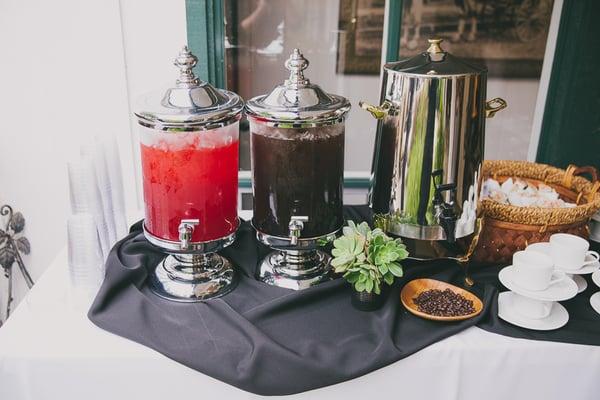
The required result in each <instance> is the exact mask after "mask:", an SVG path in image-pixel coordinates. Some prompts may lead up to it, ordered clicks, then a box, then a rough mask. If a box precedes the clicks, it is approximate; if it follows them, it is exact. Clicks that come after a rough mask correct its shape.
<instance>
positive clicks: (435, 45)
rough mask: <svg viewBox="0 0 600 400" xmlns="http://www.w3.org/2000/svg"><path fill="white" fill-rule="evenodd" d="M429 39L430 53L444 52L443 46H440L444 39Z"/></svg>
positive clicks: (428, 49)
mask: <svg viewBox="0 0 600 400" xmlns="http://www.w3.org/2000/svg"><path fill="white" fill-rule="evenodd" d="M427 41H428V42H429V48H427V52H428V53H429V54H440V53H443V52H444V50H443V49H442V46H440V44H441V43H442V42H443V41H444V39H427Z"/></svg>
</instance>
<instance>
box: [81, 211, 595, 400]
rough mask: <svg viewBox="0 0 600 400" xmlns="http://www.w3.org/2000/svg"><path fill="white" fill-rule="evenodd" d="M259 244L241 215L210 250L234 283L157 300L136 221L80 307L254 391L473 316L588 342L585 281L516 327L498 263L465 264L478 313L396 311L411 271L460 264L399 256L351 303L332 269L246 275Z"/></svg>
mask: <svg viewBox="0 0 600 400" xmlns="http://www.w3.org/2000/svg"><path fill="white" fill-rule="evenodd" d="M345 213H346V217H347V218H349V219H353V220H355V221H360V220H363V219H367V220H369V212H368V208H366V207H362V206H361V207H347V208H346V209H345ZM268 251H269V249H268V248H266V247H264V246H262V245H260V244H259V243H257V241H256V239H255V233H254V231H253V230H252V228H251V227H250V224H249V223H243V224H242V226H241V227H240V229H239V232H238V238H237V240H236V242H235V243H234V244H233V245H232V246H230V247H229V248H227V249H226V250H224V251H223V252H222V254H223V255H224V256H226V257H228V258H229V259H230V260H231V261H232V262H233V263H234V264H235V265H237V266H238V267H239V270H240V272H241V273H240V275H241V279H240V283H239V285H238V286H237V287H236V289H235V290H234V291H232V292H231V293H229V294H227V295H226V296H224V297H222V298H218V299H212V300H210V301H206V302H201V303H188V304H185V303H174V302H169V301H166V300H164V299H161V298H159V297H157V296H155V295H154V294H153V293H151V292H150V290H149V289H148V288H147V286H146V279H147V276H148V272H149V270H150V268H152V267H153V266H155V265H156V264H157V263H158V262H159V261H160V259H161V258H162V257H164V254H163V253H161V252H160V251H158V250H157V249H156V248H155V247H153V246H152V245H150V244H149V243H148V242H147V241H146V240H145V239H144V237H143V234H142V233H141V224H139V223H138V224H136V225H135V226H134V227H132V233H131V234H130V235H129V236H128V237H126V238H125V239H123V240H122V241H120V242H119V243H118V244H117V245H116V246H115V247H114V248H113V249H112V251H111V253H110V255H109V257H108V259H107V262H106V269H107V271H106V278H105V281H104V283H103V285H102V287H101V289H100V291H99V293H98V295H97V297H96V299H95V301H94V303H93V305H92V307H91V309H90V312H89V318H90V320H91V321H92V322H94V323H95V324H96V325H98V326H99V327H101V328H103V329H105V330H107V331H110V332H113V333H115V334H118V335H120V336H123V337H126V338H129V339H131V340H134V341H136V342H139V343H141V344H144V345H146V346H148V347H151V348H153V349H155V350H157V351H159V352H161V353H162V354H164V355H166V356H167V357H170V358H172V359H174V360H176V361H178V362H181V363H183V364H185V365H187V366H189V367H191V368H194V369H196V370H198V371H200V372H202V373H204V374H207V375H209V376H212V377H214V378H217V379H219V380H221V381H224V382H227V383H229V384H231V385H234V386H236V387H239V388H241V389H244V390H247V391H250V392H253V393H257V394H263V395H284V394H293V393H298V392H302V391H306V390H310V389H315V388H318V387H322V386H327V385H331V384H335V383H338V382H342V381H345V380H348V379H352V378H354V377H357V376H360V375H363V374H366V373H368V372H370V371H373V370H375V369H378V368H381V367H383V366H385V365H388V364H390V363H393V362H395V361H397V360H400V359H402V358H404V357H407V356H409V355H411V354H413V353H415V352H416V351H419V350H420V349H422V348H424V347H426V346H428V345H430V344H432V343H435V342H437V341H439V340H441V339H443V338H446V337H448V336H451V335H454V334H455V333H457V332H460V331H462V330H463V329H466V328H468V327H470V326H473V325H475V324H477V325H478V326H480V327H481V328H483V329H485V330H488V331H491V332H496V333H500V334H504V335H508V336H514V337H523V338H530V339H540V340H555V341H563V342H571V343H586V344H596V345H600V318H599V316H598V315H597V314H595V313H594V311H593V310H592V309H591V307H590V306H589V303H588V299H589V293H585V294H583V295H580V296H578V298H577V299H574V300H571V301H569V302H565V303H564V305H565V306H566V307H567V309H568V310H569V313H570V315H571V319H570V321H569V323H568V324H567V326H565V327H563V328H561V329H559V330H557V331H554V332H533V331H528V330H525V329H520V328H517V327H514V326H511V325H509V324H506V323H504V322H503V321H501V320H499V319H498V317H497V293H498V288H501V285H500V284H499V282H498V281H497V273H498V270H499V268H498V267H479V268H476V269H474V270H473V273H472V275H473V278H474V279H475V280H476V281H477V285H476V286H475V287H474V288H473V289H472V291H474V292H475V293H476V294H477V295H478V296H479V297H480V298H481V299H482V300H483V302H484V310H483V312H482V313H481V314H480V315H479V316H477V317H475V318H473V319H470V320H467V321H462V322H455V323H440V322H433V321H428V320H424V319H421V318H418V317H416V316H414V315H412V314H410V313H408V312H407V311H406V310H405V309H404V307H403V306H402V305H401V303H400V301H399V290H400V288H401V286H402V285H403V284H405V283H406V282H408V281H410V280H412V279H415V278H419V277H431V278H434V279H439V280H443V281H446V282H451V283H455V284H460V283H461V282H462V281H463V272H462V270H461V269H460V268H459V267H458V266H457V265H455V264H453V263H452V262H448V261H438V262H429V263H424V264H423V263H421V264H418V265H405V276H404V278H402V279H401V280H400V281H399V282H398V283H397V284H396V285H395V286H394V287H393V288H392V290H390V293H389V296H388V298H387V300H386V303H385V304H384V306H383V307H382V308H381V309H380V310H377V311H375V312H362V311H357V310H355V309H354V308H353V307H352V306H351V304H350V288H349V286H348V285H347V284H345V282H344V281H343V280H341V279H337V280H334V281H330V282H326V283H323V284H321V285H318V286H316V287H313V288H310V289H306V290H303V291H298V292H297V291H291V290H288V289H282V288H278V287H273V286H269V285H266V284H264V283H261V282H259V281H257V280H256V279H255V274H256V269H257V264H258V261H259V260H260V259H261V258H262V256H264V255H265V254H266V253H267V252H268ZM590 286H592V285H590ZM502 290H503V289H502ZM589 292H591V289H590V290H589Z"/></svg>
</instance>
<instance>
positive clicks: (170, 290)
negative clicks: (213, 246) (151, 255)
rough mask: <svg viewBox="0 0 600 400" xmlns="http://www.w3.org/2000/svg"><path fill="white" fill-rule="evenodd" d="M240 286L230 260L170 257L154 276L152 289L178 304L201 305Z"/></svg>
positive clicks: (204, 256) (202, 256)
mask: <svg viewBox="0 0 600 400" xmlns="http://www.w3.org/2000/svg"><path fill="white" fill-rule="evenodd" d="M236 283H237V279H236V274H235V271H234V269H233V266H232V264H231V262H230V261H229V260H227V259H226V258H224V257H222V256H220V255H218V254H216V253H210V254H170V255H168V256H167V257H166V258H165V259H163V260H162V261H161V262H160V263H159V264H158V265H157V266H156V269H155V270H154V273H152V274H151V276H150V289H151V290H152V291H153V292H154V293H155V294H156V295H158V296H160V297H162V298H165V299H167V300H172V301H178V302H185V303H191V302H198V301H202V300H207V299H211V298H215V297H220V296H223V295H225V294H227V293H229V292H230V291H231V290H232V289H233V288H234V287H235V284H236Z"/></svg>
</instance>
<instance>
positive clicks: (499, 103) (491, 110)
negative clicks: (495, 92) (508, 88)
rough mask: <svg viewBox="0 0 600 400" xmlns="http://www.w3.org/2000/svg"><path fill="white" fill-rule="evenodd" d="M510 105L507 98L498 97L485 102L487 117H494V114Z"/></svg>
mask: <svg viewBox="0 0 600 400" xmlns="http://www.w3.org/2000/svg"><path fill="white" fill-rule="evenodd" d="M506 107H508V104H507V103H506V100H504V99H502V98H500V97H496V98H495V99H492V100H489V101H486V102H485V117H486V118H494V115H496V113H497V112H498V111H500V110H504V109H505V108H506Z"/></svg>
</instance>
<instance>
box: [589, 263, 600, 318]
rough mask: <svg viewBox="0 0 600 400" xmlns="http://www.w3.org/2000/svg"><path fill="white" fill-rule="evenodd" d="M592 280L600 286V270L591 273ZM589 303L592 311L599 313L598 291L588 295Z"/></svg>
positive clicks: (599, 299)
mask: <svg viewBox="0 0 600 400" xmlns="http://www.w3.org/2000/svg"><path fill="white" fill-rule="evenodd" d="M592 282H594V283H595V284H596V286H598V287H600V270H598V271H596V272H594V273H593V274H592ZM590 305H591V306H592V308H593V309H594V311H596V312H597V313H598V314H600V292H596V293H594V294H593V295H592V296H591V297H590Z"/></svg>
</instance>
